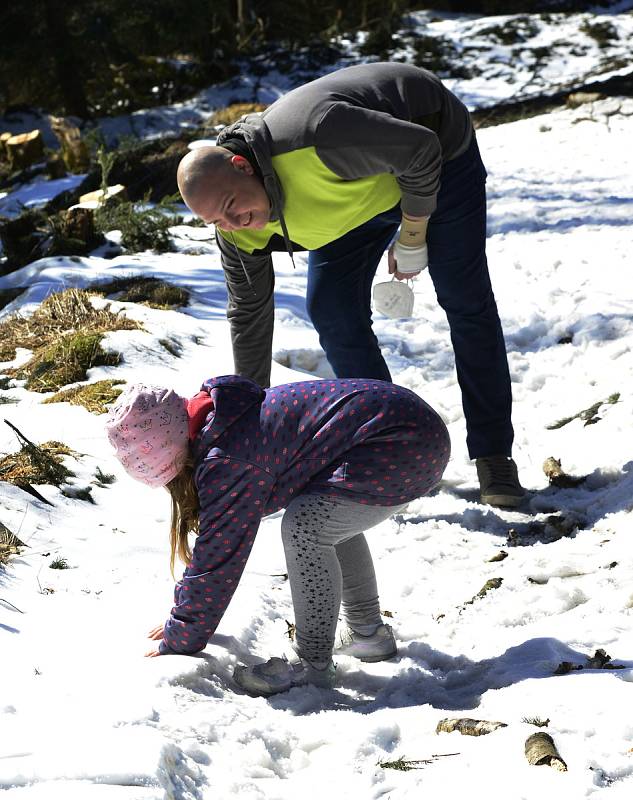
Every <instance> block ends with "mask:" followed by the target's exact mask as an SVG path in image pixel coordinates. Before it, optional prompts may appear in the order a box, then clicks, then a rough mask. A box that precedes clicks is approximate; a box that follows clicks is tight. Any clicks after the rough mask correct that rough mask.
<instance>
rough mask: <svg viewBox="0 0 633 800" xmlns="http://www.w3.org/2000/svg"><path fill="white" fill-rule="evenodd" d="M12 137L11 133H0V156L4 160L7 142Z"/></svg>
mask: <svg viewBox="0 0 633 800" xmlns="http://www.w3.org/2000/svg"><path fill="white" fill-rule="evenodd" d="M12 136H13V134H12V133H9V132H8V131H5V132H4V133H0V155H2V157H3V158H4V157H5V156H6V154H7V142H8V140H9V139H10V138H11V137H12Z"/></svg>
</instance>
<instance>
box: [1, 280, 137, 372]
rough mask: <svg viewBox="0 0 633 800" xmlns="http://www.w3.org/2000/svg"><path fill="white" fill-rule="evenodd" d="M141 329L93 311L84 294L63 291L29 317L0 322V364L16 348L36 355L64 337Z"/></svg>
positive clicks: (120, 317) (108, 313) (106, 311)
mask: <svg viewBox="0 0 633 800" xmlns="http://www.w3.org/2000/svg"><path fill="white" fill-rule="evenodd" d="M139 328H141V325H140V324H139V323H138V322H134V320H131V319H128V318H127V317H124V316H123V315H121V314H114V313H112V311H110V310H109V309H108V308H103V309H96V308H95V307H94V306H93V305H92V303H91V301H90V295H89V294H88V292H86V291H84V290H83V289H66V290H64V291H63V292H55V293H54V294H51V295H49V296H48V297H47V298H46V300H44V301H43V302H42V303H41V305H40V306H39V308H38V309H37V310H36V311H35V312H34V313H33V314H31V315H30V316H28V317H25V316H22V315H21V314H13V315H11V316H10V317H8V318H7V319H5V320H3V321H2V322H0V361H11V360H12V359H14V358H15V352H16V348H17V347H24V348H26V349H27V350H33V351H37V350H40V349H42V348H45V347H48V346H49V345H50V344H51V343H53V342H55V341H56V340H58V339H59V338H60V337H62V336H65V335H66V334H71V333H76V332H78V331H81V332H82V333H106V332H107V331H117V330H134V329H139Z"/></svg>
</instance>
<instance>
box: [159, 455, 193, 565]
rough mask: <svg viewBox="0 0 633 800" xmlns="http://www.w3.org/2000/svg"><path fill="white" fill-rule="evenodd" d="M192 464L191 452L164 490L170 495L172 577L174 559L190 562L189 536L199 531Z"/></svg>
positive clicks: (170, 562) (170, 560) (185, 562)
mask: <svg viewBox="0 0 633 800" xmlns="http://www.w3.org/2000/svg"><path fill="white" fill-rule="evenodd" d="M193 473H194V463H193V456H192V454H191V451H190V452H189V455H188V457H187V460H186V461H185V463H184V465H183V467H182V469H181V470H180V472H179V473H178V475H176V477H175V478H172V479H171V480H170V481H169V483H168V484H166V486H165V488H166V489H167V491H168V492H169V494H170V495H171V529H170V531H169V544H170V548H171V556H170V559H169V566H170V569H171V574H172V577H174V567H175V565H176V557H178V558H179V559H180V560H181V561H182V562H184V564H185V565H189V564H190V562H191V547H190V546H189V534H190V533H195V534H196V535H197V534H198V532H199V530H200V501H199V499H198V490H197V489H196V484H195V482H194V479H193Z"/></svg>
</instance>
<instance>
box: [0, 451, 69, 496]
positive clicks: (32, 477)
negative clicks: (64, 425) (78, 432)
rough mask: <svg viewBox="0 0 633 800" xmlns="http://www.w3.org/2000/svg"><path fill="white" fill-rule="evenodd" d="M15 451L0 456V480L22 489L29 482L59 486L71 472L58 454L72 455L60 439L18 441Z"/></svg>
mask: <svg viewBox="0 0 633 800" xmlns="http://www.w3.org/2000/svg"><path fill="white" fill-rule="evenodd" d="M22 441H23V444H22V447H21V449H20V450H19V451H18V452H17V453H11V454H9V455H7V456H4V458H2V459H0V481H6V482H7V483H12V484H13V485H14V486H19V487H20V488H24V487H25V486H30V485H40V484H51V485H52V486H60V485H61V484H63V483H65V482H66V481H67V480H68V479H69V478H72V477H74V473H73V472H72V471H71V470H69V469H68V468H67V467H65V466H64V464H63V462H62V458H61V457H62V456H70V455H75V453H73V451H72V450H71V449H70V448H69V447H68V446H67V445H65V444H63V443H62V442H56V441H50V442H44V443H42V444H40V445H34V444H33V443H32V442H27V441H25V440H22Z"/></svg>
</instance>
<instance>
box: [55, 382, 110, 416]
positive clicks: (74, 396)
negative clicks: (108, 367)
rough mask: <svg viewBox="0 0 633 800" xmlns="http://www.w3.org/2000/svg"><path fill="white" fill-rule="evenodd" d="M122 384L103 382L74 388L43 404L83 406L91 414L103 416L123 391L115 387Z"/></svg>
mask: <svg viewBox="0 0 633 800" xmlns="http://www.w3.org/2000/svg"><path fill="white" fill-rule="evenodd" d="M124 383H125V381H121V380H105V381H96V382H95V383H89V384H88V385H86V386H75V387H73V388H72V389H64V390H63V391H61V392H57V394H54V395H53V396H52V397H47V398H46V400H44V403H70V404H71V405H73V406H83V407H84V408H85V409H86V410H87V411H90V412H91V413H92V414H105V413H106V411H107V410H108V406H109V405H110V403H114V401H115V400H116V399H117V397H118V396H119V395H120V394H121V392H122V391H123V390H122V389H117V388H116V387H117V386H122V385H123V384H124Z"/></svg>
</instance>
